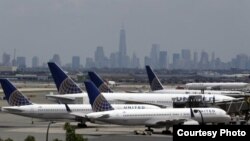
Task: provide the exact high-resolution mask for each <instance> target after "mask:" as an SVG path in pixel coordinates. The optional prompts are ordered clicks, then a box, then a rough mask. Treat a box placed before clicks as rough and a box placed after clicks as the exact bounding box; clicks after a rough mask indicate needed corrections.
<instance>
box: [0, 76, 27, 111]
mask: <svg viewBox="0 0 250 141" xmlns="http://www.w3.org/2000/svg"><path fill="white" fill-rule="evenodd" d="M0 83H1V85H2V89H3V91H4V94H5V98H6V99H7V101H8V103H9V105H10V106H22V105H31V104H32V103H31V102H30V101H29V100H28V98H27V97H26V96H24V95H23V94H22V93H21V92H20V91H19V90H18V89H17V88H16V87H15V86H14V85H13V84H12V83H11V82H10V81H9V80H7V79H0Z"/></svg>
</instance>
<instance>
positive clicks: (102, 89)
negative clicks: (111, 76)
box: [88, 71, 113, 93]
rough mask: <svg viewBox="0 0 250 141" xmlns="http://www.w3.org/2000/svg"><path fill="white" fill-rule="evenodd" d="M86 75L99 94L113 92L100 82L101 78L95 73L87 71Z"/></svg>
mask: <svg viewBox="0 0 250 141" xmlns="http://www.w3.org/2000/svg"><path fill="white" fill-rule="evenodd" d="M88 75H89V78H90V80H91V81H92V82H94V84H95V85H96V87H97V88H98V89H99V90H100V92H107V93H108V92H111V93H112V92H113V90H111V89H110V87H109V86H108V85H107V84H106V83H105V82H104V81H103V80H102V78H101V77H100V76H99V75H98V74H97V73H95V72H93V71H89V72H88Z"/></svg>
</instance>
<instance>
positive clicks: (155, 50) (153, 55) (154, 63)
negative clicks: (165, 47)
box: [150, 44, 160, 69]
mask: <svg viewBox="0 0 250 141" xmlns="http://www.w3.org/2000/svg"><path fill="white" fill-rule="evenodd" d="M159 53H160V45H159V44H152V48H151V52H150V60H151V64H150V65H151V67H152V68H154V69H157V68H159V62H158V61H159Z"/></svg>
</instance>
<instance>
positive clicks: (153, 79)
mask: <svg viewBox="0 0 250 141" xmlns="http://www.w3.org/2000/svg"><path fill="white" fill-rule="evenodd" d="M146 71H147V75H148V80H149V84H150V87H151V90H152V91H156V90H163V89H164V88H163V86H162V84H161V82H160V80H159V79H158V77H157V76H156V75H155V73H154V72H153V70H152V69H151V67H150V66H148V65H147V66H146Z"/></svg>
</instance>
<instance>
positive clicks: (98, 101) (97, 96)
mask: <svg viewBox="0 0 250 141" xmlns="http://www.w3.org/2000/svg"><path fill="white" fill-rule="evenodd" d="M84 84H85V87H86V90H87V93H88V96H89V103H90V104H91V107H92V110H93V111H94V112H100V111H109V110H114V108H113V107H112V106H111V105H110V103H109V102H108V101H107V100H106V98H105V97H104V96H103V95H102V94H101V93H100V92H99V90H98V89H97V87H96V86H95V85H94V83H93V82H91V81H85V82H84Z"/></svg>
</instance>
